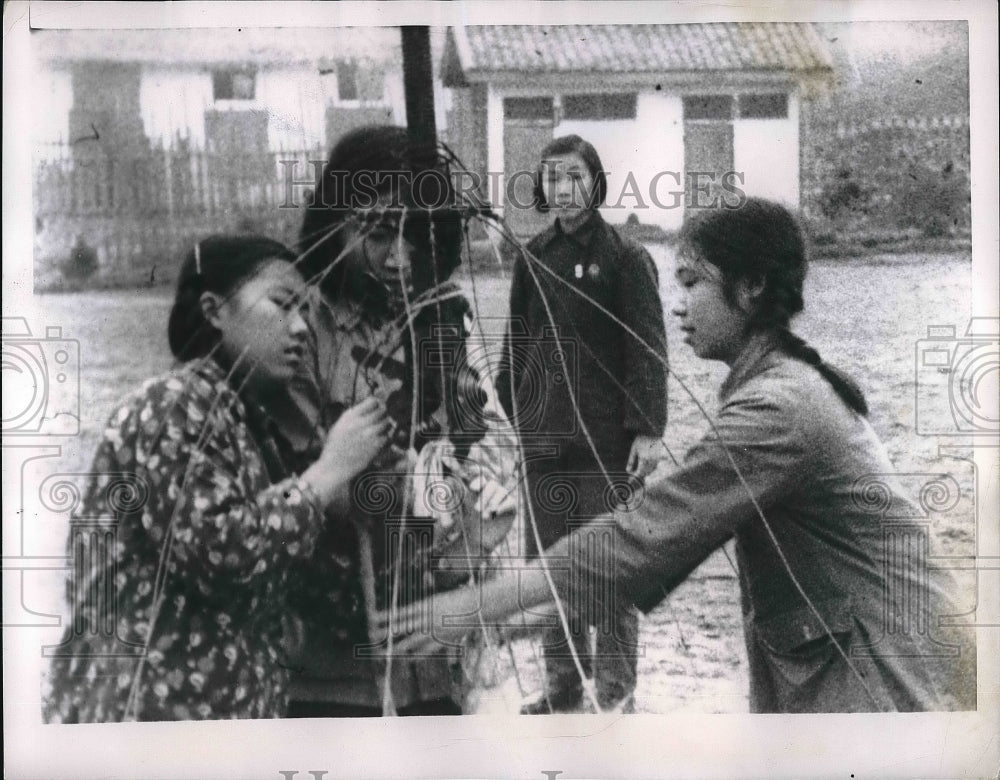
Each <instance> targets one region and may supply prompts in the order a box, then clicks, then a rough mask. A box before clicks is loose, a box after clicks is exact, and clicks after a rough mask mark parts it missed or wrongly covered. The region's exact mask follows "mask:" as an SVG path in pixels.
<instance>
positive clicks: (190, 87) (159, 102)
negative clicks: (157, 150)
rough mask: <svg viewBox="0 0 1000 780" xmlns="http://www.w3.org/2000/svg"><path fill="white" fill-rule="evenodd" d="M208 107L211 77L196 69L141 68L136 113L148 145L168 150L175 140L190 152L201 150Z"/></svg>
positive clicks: (206, 72) (203, 144) (210, 97)
mask: <svg viewBox="0 0 1000 780" xmlns="http://www.w3.org/2000/svg"><path fill="white" fill-rule="evenodd" d="M211 105H212V74H211V73H210V72H208V71H207V70H204V69H198V68H185V67H173V68H151V67H148V66H147V67H145V68H143V71H142V76H141V81H140V82H139V111H140V113H141V114H142V124H143V127H144V129H145V131H146V136H147V137H148V138H149V139H150V141H151V142H152V143H153V144H154V145H156V144H162V145H163V146H171V145H172V144H173V143H174V142H175V139H176V137H177V136H178V135H179V136H180V137H181V138H187V139H189V141H190V143H191V146H192V148H195V149H201V148H204V146H205V109H206V108H210V107H211Z"/></svg>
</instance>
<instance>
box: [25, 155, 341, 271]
mask: <svg viewBox="0 0 1000 780" xmlns="http://www.w3.org/2000/svg"><path fill="white" fill-rule="evenodd" d="M325 154H326V153H325V150H323V149H318V148H317V149H309V150H278V151H271V152H266V153H256V154H247V155H233V154H219V153H216V152H213V151H204V150H197V149H191V148H189V147H188V146H187V145H186V144H184V143H178V144H176V145H174V146H172V147H171V148H154V147H148V148H139V149H134V148H133V149H128V150H121V151H120V152H119V153H105V152H102V151H92V150H90V151H86V152H84V151H79V150H75V149H73V148H71V147H68V146H67V147H60V148H55V149H53V148H52V147H49V148H46V149H44V150H42V153H40V154H39V155H37V157H36V163H35V167H34V192H33V196H34V209H35V287H36V288H37V289H51V288H59V287H64V286H66V285H67V284H76V285H80V284H87V285H95V286H99V285H110V284H123V285H131V284H148V283H150V281H152V282H153V283H157V282H164V281H169V280H171V279H172V278H174V276H175V274H176V269H177V266H178V264H179V262H180V259H181V258H182V257H183V255H184V253H185V252H186V251H187V249H188V248H189V247H190V246H191V245H192V244H193V243H194V242H195V241H197V240H198V239H199V238H202V237H204V236H205V235H208V234H211V233H220V232H259V233H264V234H267V235H270V236H272V237H274V238H277V239H278V240H281V241H284V242H286V243H292V242H293V241H294V240H295V236H296V233H297V230H298V226H299V224H300V223H301V218H302V215H301V208H302V206H303V204H304V202H305V198H306V195H307V191H308V190H311V189H312V188H313V186H312V182H313V181H315V176H316V175H318V172H319V170H321V169H322V162H323V160H324V158H325ZM80 247H84V248H85V249H87V250H88V251H91V252H93V253H96V258H97V262H96V271H95V272H94V273H93V274H92V275H90V276H88V277H87V278H81V277H80V276H79V275H78V274H77V275H74V270H73V262H72V256H73V254H74V250H79V248H80Z"/></svg>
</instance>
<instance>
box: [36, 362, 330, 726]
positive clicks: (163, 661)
mask: <svg viewBox="0 0 1000 780" xmlns="http://www.w3.org/2000/svg"><path fill="white" fill-rule="evenodd" d="M262 419H263V416H262V415H261V414H260V413H259V410H254V409H253V408H252V407H250V406H248V405H247V404H245V403H244V402H243V400H241V398H240V396H239V395H238V394H237V393H236V392H235V391H234V389H233V388H232V387H231V386H230V385H229V383H228V382H227V381H226V377H225V375H224V372H223V371H222V369H221V368H220V367H219V366H218V365H217V364H216V363H215V362H214V361H212V360H210V359H202V360H196V361H192V362H191V363H188V364H186V365H184V366H182V367H181V368H180V369H178V370H177V371H176V372H174V373H172V374H170V375H168V376H166V377H163V378H159V379H155V380H151V381H150V382H148V383H146V384H145V385H144V386H143V387H142V389H141V390H139V391H138V392H136V393H134V394H133V395H131V396H130V397H129V398H128V399H127V400H126V401H125V403H124V404H123V405H122V406H121V408H120V409H119V410H118V411H117V412H115V413H114V414H113V415H112V416H111V419H110V421H109V423H108V426H107V429H106V430H105V432H104V436H103V440H102V441H101V443H100V445H99V447H98V449H97V454H96V456H95V458H94V464H93V470H92V473H91V474H90V475H88V477H87V482H86V484H85V485H84V492H83V494H82V501H81V504H80V509H79V510H78V511H77V512H75V513H74V518H73V521H72V526H73V528H72V530H71V533H70V541H69V554H70V555H71V556H72V558H73V560H74V561H75V562H76V570H75V571H74V572H73V574H72V575H71V576H70V578H69V580H68V583H67V597H68V600H69V603H70V605H71V609H72V611H73V614H72V617H71V619H70V620H69V621H68V626H67V628H66V631H65V634H64V638H63V642H62V644H61V645H59V646H57V647H55V648H49V653H48V654H49V655H51V656H54V658H53V660H52V664H51V668H50V671H49V676H48V680H47V688H48V690H47V691H46V695H45V696H44V704H43V709H44V715H45V719H46V720H47V721H49V722H94V721H121V720H177V719H181V720H185V719H204V718H269V717H279V716H281V715H282V714H283V712H284V709H285V703H286V694H285V691H286V686H287V674H288V672H287V669H286V668H285V664H284V658H283V651H282V647H281V645H282V638H283V628H282V615H283V612H284V604H285V594H286V590H287V587H288V579H289V572H290V569H291V567H292V566H293V565H294V564H295V562H296V560H297V559H303V558H307V557H308V556H310V555H311V554H312V552H313V548H314V543H315V539H316V536H317V534H318V532H319V529H320V525H321V523H322V519H323V513H322V510H321V507H320V505H319V502H318V499H317V497H316V495H315V494H314V493H313V491H312V489H311V488H310V487H309V485H308V484H307V483H305V482H304V481H302V480H300V479H298V478H295V477H289V478H287V479H282V480H281V481H279V482H278V483H277V484H272V474H269V466H270V470H271V472H274V471H275V466H274V464H273V461H272V462H270V463H269V462H268V459H267V458H268V453H269V452H276V449H274V448H273V443H272V442H269V441H268V438H267V436H266V435H262V433H261V424H260V423H259V420H262ZM122 476H125V477H127V480H128V481H129V482H130V484H131V490H132V498H133V499H137V500H135V502H134V505H133V506H132V507H131V508H129V511H125V512H118V513H117V516H116V518H115V519H116V520H117V522H115V523H114V524H113V529H112V536H111V541H110V542H108V543H107V544H106V545H103V546H102V545H100V544H98V545H96V546H95V544H93V543H92V539H93V536H92V535H88V534H81V533H79V529H80V527H81V524H86V523H87V522H88V518H90V519H91V524H92V519H93V518H95V517H101V516H103V517H105V518H106V517H108V516H109V515H114V514H115V512H114V511H113V510H114V508H115V507H114V504H115V502H114V501H111V500H109V499H110V493H109V491H110V490H111V489H112V488H113V483H114V482H115V480H116V478H120V477H122ZM104 538H105V539H107V538H108V537H107V536H105V537H104ZM88 540H90V541H88ZM105 588H113V593H114V601H113V603H111V604H109V603H108V602H107V601H106V600H102V599H100V598H98V599H96V600H95V598H94V594H95V593H100V592H102V589H105ZM108 592H111V591H108ZM112 610H113V611H112Z"/></svg>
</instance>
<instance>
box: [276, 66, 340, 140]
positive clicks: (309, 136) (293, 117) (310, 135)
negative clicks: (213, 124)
mask: <svg viewBox="0 0 1000 780" xmlns="http://www.w3.org/2000/svg"><path fill="white" fill-rule="evenodd" d="M336 89H337V82H336V79H335V78H324V77H322V76H320V74H319V70H318V69H317V68H316V67H310V66H288V67H271V68H268V69H267V70H266V71H260V72H259V73H258V76H257V99H258V101H259V102H260V104H261V106H262V107H263V108H264V109H265V110H266V111H267V112H268V114H269V121H268V126H267V135H268V144H269V145H270V148H271V149H275V150H277V149H285V150H294V151H298V150H307V149H313V148H316V147H322V146H325V145H326V106H327V104H328V103H329V102H330V101H332V99H333V95H332V94H331V92H336Z"/></svg>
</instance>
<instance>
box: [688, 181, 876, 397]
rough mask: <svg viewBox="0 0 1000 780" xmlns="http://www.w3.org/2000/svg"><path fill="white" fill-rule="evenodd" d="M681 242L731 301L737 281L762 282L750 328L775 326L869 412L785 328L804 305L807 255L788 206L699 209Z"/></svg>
mask: <svg viewBox="0 0 1000 780" xmlns="http://www.w3.org/2000/svg"><path fill="white" fill-rule="evenodd" d="M681 244H682V246H686V247H690V248H691V249H693V250H694V252H695V253H696V254H697V255H698V256H699V257H700V258H701V259H702V260H704V261H706V262H708V263H711V264H712V265H714V266H715V267H717V268H718V269H719V270H720V271H721V272H722V275H723V278H724V286H723V291H724V294H725V296H726V299H727V300H728V301H729V302H730V303H731V304H735V302H736V284H737V282H739V281H740V280H744V279H745V280H750V281H752V282H762V283H763V291H762V292H761V294H760V296H759V298H758V300H757V308H756V311H755V312H754V315H753V317H752V319H751V322H750V327H751V328H752V329H755V330H773V331H775V332H776V333H777V334H778V338H779V341H780V344H781V347H782V349H784V350H785V351H786V352H787V353H788V354H789V355H791V356H792V357H794V358H795V359H797V360H801V361H802V362H804V363H807V364H808V365H810V366H813V367H814V368H815V369H816V370H817V371H819V373H820V374H821V375H822V376H823V378H824V379H825V380H826V381H827V382H829V383H830V386H831V387H833V389H834V390H835V391H836V393H837V395H839V396H840V397H841V399H842V400H843V401H844V403H846V404H847V405H848V406H849V407H851V409H853V410H854V411H856V412H857V413H858V414H861V415H867V414H868V403H867V401H866V400H865V395H864V393H863V392H862V390H861V388H860V387H859V386H858V384H857V383H856V382H855V381H854V380H853V379H851V377H849V376H848V375H847V374H845V373H844V372H843V371H841V370H840V369H838V368H835V367H833V366H831V365H829V364H828V363H825V362H824V361H823V359H822V358H821V357H820V355H819V353H818V352H817V351H816V350H815V349H813V348H812V347H811V346H809V345H808V344H807V343H806V342H805V341H804V340H803V339H802V338H800V337H799V336H797V335H796V334H794V333H792V332H791V330H789V327H788V324H789V321H790V320H791V318H792V317H793V316H794V315H796V314H798V313H799V312H800V311H802V308H803V305H804V304H803V300H802V287H803V285H804V283H805V277H806V266H807V258H806V244H805V238H804V237H803V234H802V229H801V227H800V226H799V223H798V221H797V220H796V219H795V217H794V216H792V214H791V212H789V211H788V209H786V208H785V207H784V206H781V205H779V204H777V203H773V202H771V201H767V200H763V199H761V198H747V200H746V202H745V203H744V204H743V205H742V206H741V207H740V208H737V209H710V210H706V211H702V212H700V213H698V214H696V215H695V216H694V217H692V218H691V219H689V220H688V221H687V222H686V223H685V224H684V229H683V230H682V231H681Z"/></svg>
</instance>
